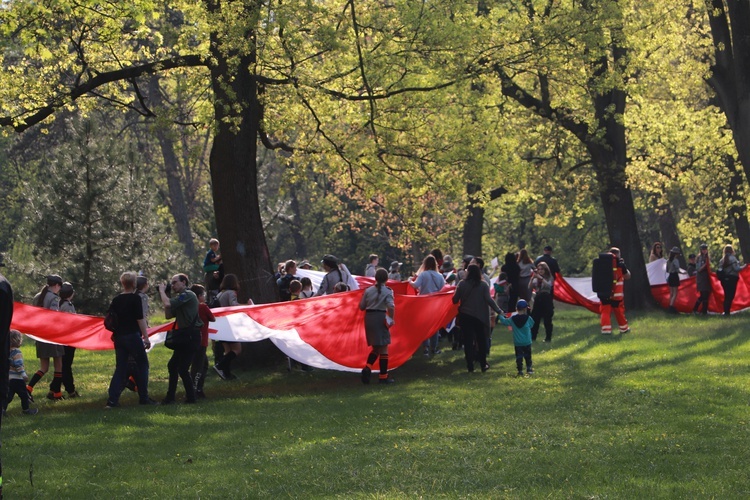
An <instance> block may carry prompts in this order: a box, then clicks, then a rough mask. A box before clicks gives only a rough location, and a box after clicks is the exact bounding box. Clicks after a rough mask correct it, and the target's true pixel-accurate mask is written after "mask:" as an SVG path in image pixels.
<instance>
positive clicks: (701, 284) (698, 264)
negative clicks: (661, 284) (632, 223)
mask: <svg viewBox="0 0 750 500" xmlns="http://www.w3.org/2000/svg"><path fill="white" fill-rule="evenodd" d="M681 255H682V254H681V252H680V249H679V247H676V246H674V247H672V249H671V250H670V251H669V253H668V254H667V256H666V257H665V256H664V245H663V244H662V243H661V242H658V241H657V242H655V243H654V244H653V245H652V246H651V253H650V255H649V262H656V261H659V260H660V259H666V260H667V263H666V273H667V285H668V286H669V310H670V311H671V312H673V313H676V312H677V309H676V307H675V305H674V304H675V302H676V300H677V297H678V294H679V286H680V275H681V274H682V275H687V276H695V285H696V288H697V290H698V297H697V299H696V301H695V305H694V306H693V313H696V314H698V313H700V314H708V300H709V297H710V295H711V291H712V287H711V278H710V274H711V272H712V271H713V270H714V268H713V266H712V263H711V257H710V256H709V254H708V245H707V244H706V243H701V245H700V247H699V248H698V255H695V254H689V255H688V260H687V262H686V269H685V270H684V271H683V270H682V269H681V267H680V261H679V257H680V256H681ZM745 265H746V264H743V265H741V264H740V261H739V260H738V259H737V257H736V256H735V252H734V247H733V246H732V245H725V246H724V250H723V251H722V256H721V258H720V259H719V260H718V262H717V263H716V277H717V278H718V279H719V283H720V284H721V288H722V290H723V292H724V302H723V304H722V306H723V314H724V315H725V316H728V315H729V314H730V312H731V309H732V303H733V302H734V298H735V295H736V294H737V283H738V282H739V274H740V271H741V270H742V269H743V268H744V267H745Z"/></svg>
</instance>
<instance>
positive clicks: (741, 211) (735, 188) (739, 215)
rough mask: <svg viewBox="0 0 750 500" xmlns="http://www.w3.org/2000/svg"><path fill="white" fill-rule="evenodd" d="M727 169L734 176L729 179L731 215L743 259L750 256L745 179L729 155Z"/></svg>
mask: <svg viewBox="0 0 750 500" xmlns="http://www.w3.org/2000/svg"><path fill="white" fill-rule="evenodd" d="M725 162H726V166H727V170H728V171H729V172H731V174H732V176H731V178H730V179H729V199H730V200H731V203H732V205H731V207H730V208H729V216H730V217H731V218H732V221H733V222H734V229H735V231H737V237H738V239H739V240H740V251H741V252H742V260H744V261H746V262H747V260H748V258H750V222H748V218H747V204H746V203H745V199H746V198H745V185H746V184H745V181H744V179H743V178H742V170H741V169H740V168H738V167H737V163H736V162H735V161H734V158H733V157H731V156H729V155H727V156H726V158H725Z"/></svg>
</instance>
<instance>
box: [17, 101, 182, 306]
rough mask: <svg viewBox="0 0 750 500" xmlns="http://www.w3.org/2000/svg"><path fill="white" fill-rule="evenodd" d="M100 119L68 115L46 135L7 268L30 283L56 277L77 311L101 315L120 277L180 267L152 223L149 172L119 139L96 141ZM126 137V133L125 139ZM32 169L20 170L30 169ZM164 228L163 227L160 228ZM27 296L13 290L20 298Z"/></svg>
mask: <svg viewBox="0 0 750 500" xmlns="http://www.w3.org/2000/svg"><path fill="white" fill-rule="evenodd" d="M107 118H109V119H113V118H114V117H113V116H111V115H110V116H107V115H106V114H96V115H91V116H90V117H89V118H87V119H83V120H80V119H77V118H76V117H75V116H71V117H69V118H67V119H64V120H61V121H59V123H57V124H56V126H55V127H54V128H53V129H52V134H51V135H50V136H49V139H50V141H48V142H46V144H45V141H41V140H40V141H39V143H38V144H39V145H40V146H41V145H42V144H44V145H45V146H44V147H40V148H39V150H40V151H41V152H42V153H41V154H40V155H39V156H38V157H37V158H36V161H35V163H34V164H33V166H34V167H35V168H34V170H35V171H36V172H37V174H36V176H34V177H31V176H29V177H28V178H27V180H26V182H25V184H24V187H23V193H24V197H25V199H26V200H27V203H26V206H25V210H24V213H25V218H24V220H23V222H22V223H21V224H20V226H19V227H18V228H17V230H18V238H17V239H16V245H17V247H16V248H15V249H14V252H13V261H14V267H15V268H16V269H17V270H21V269H22V270H23V271H24V273H25V274H26V275H27V276H29V277H31V279H32V280H35V281H36V282H37V283H36V284H35V285H34V288H38V286H39V284H38V283H39V282H41V281H43V280H42V277H43V276H44V275H46V274H49V273H55V274H60V275H61V276H63V279H65V280H67V281H70V282H71V283H72V284H73V286H74V287H75V288H76V291H77V303H78V304H79V308H80V309H81V310H82V312H89V313H95V312H101V311H103V310H105V309H106V306H107V305H108V303H109V301H110V299H111V297H112V295H114V293H115V292H116V290H117V286H118V285H117V283H118V282H119V275H120V274H121V273H122V272H123V271H126V270H136V271H143V272H144V273H145V274H146V275H147V276H151V277H155V276H156V275H160V274H161V275H163V274H166V273H167V272H169V271H168V269H165V265H169V264H170V261H174V260H175V259H174V257H171V256H172V255H174V256H178V257H177V259H176V262H172V264H173V265H174V264H176V263H182V258H180V257H179V252H177V251H176V246H175V245H174V242H173V241H170V234H169V231H168V228H169V221H160V220H159V218H158V217H157V216H156V215H157V214H156V207H157V201H156V198H155V196H154V195H155V193H154V191H153V189H151V186H152V182H151V179H152V175H153V172H152V171H150V170H149V169H144V168H142V167H141V165H142V163H143V162H142V161H141V159H140V158H139V155H138V152H137V150H135V149H133V148H131V147H129V146H128V142H129V141H123V140H122V136H121V137H120V138H116V137H114V136H111V135H108V134H101V133H100V129H101V127H102V123H103V121H104V120H105V119H107ZM124 134H125V135H124V136H125V137H127V132H124ZM31 166H32V164H28V165H27V169H29V170H31V168H30V167H31ZM163 222H166V223H165V224H163ZM32 291H33V288H32V290H29V289H28V288H26V287H25V286H22V287H19V288H18V292H19V295H20V297H23V296H24V295H26V294H27V293H28V294H31V293H32Z"/></svg>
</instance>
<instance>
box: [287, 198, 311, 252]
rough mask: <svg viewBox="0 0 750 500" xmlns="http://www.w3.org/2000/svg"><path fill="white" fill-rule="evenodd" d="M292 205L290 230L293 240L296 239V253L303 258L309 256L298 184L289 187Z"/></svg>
mask: <svg viewBox="0 0 750 500" xmlns="http://www.w3.org/2000/svg"><path fill="white" fill-rule="evenodd" d="M289 197H290V199H291V201H290V207H289V208H291V209H292V224H291V225H290V226H289V230H290V231H291V232H292V240H294V251H295V255H296V256H298V257H301V258H305V257H307V241H306V240H305V236H304V235H303V234H302V231H301V229H302V210H301V209H300V206H299V198H298V197H297V186H296V185H292V186H290V188H289Z"/></svg>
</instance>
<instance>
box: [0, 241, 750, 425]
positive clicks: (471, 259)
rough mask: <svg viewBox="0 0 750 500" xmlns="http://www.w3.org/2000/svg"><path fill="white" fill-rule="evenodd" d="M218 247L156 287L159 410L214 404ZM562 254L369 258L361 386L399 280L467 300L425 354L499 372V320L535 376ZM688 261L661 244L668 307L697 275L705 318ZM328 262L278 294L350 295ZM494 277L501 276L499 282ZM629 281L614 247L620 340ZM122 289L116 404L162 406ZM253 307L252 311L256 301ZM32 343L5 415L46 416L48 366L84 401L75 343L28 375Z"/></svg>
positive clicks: (141, 324) (141, 296) (114, 304)
mask: <svg viewBox="0 0 750 500" xmlns="http://www.w3.org/2000/svg"><path fill="white" fill-rule="evenodd" d="M209 247H210V250H209V251H208V252H207V254H206V257H205V259H204V262H203V271H204V273H205V274H204V279H203V282H204V284H205V286H204V285H201V284H193V285H192V286H191V285H190V282H189V279H188V276H187V275H185V274H182V273H178V274H175V275H174V276H173V277H172V278H171V280H170V282H169V283H168V284H161V285H159V287H158V293H159V299H160V301H161V304H162V306H163V307H164V310H165V315H166V318H174V319H175V325H174V329H173V330H171V331H170V332H169V334H168V336H167V342H166V344H167V346H169V347H170V348H172V349H173V354H172V357H171V358H170V360H169V362H168V364H167V370H168V374H169V382H168V388H167V394H166V396H165V397H164V399H163V400H162V401H161V404H173V403H175V402H176V400H177V399H176V393H177V389H178V383H179V381H180V380H181V381H182V385H183V387H184V392H185V396H184V402H185V403H187V404H193V403H195V402H196V401H197V400H198V399H200V398H205V393H204V391H203V388H204V382H205V378H206V375H207V373H208V371H209V368H210V367H211V363H210V362H209V359H208V353H207V350H208V346H209V339H208V325H209V323H210V322H212V321H215V317H214V315H213V313H212V312H211V308H212V307H228V306H236V305H239V299H238V295H239V291H240V284H239V283H240V282H239V279H238V278H237V276H236V275H235V274H231V273H225V272H224V265H223V261H222V258H221V253H220V245H219V241H218V240H216V239H211V240H210V242H209ZM552 253H553V249H552V247H551V246H546V247H545V248H544V252H543V254H542V255H540V256H538V257H537V258H536V259H533V260H532V259H531V257H530V256H529V252H528V250H527V249H525V248H524V249H520V250H519V251H518V252H515V253H514V252H509V253H507V254H506V255H505V257H504V263H503V264H502V265H501V266H499V268H498V266H497V265H496V264H495V265H493V267H492V269H488V268H487V267H486V266H485V262H484V260H483V259H482V258H481V257H478V256H471V255H467V256H465V257H464V258H463V259H462V260H461V261H460V262H454V260H453V258H452V257H451V256H450V255H443V254H442V252H441V251H440V250H438V249H436V250H433V251H432V252H431V253H430V254H429V255H427V256H426V257H425V258H424V259H423V260H422V263H421V266H420V267H419V269H418V270H417V271H416V272H414V273H411V275H409V276H408V277H405V278H402V269H401V266H402V265H403V263H401V262H398V261H392V262H391V263H390V266H389V268H388V269H385V268H383V267H380V266H379V264H380V259H379V257H378V256H377V255H375V254H371V255H370V256H369V257H368V259H367V264H366V266H365V269H364V275H365V276H370V277H373V278H375V285H374V286H372V287H369V288H368V289H367V290H366V291H365V293H364V294H363V296H362V299H361V302H360V304H359V308H360V309H361V310H363V311H365V325H364V326H365V331H366V337H367V344H368V346H370V347H371V349H372V350H371V352H370V353H369V355H368V357H367V359H366V360H365V362H364V367H363V369H362V372H361V380H362V382H363V383H365V384H367V383H369V382H370V378H371V372H372V370H373V369H374V368H375V367H376V362H378V365H377V368H378V369H379V377H378V381H379V383H382V384H390V383H392V382H393V379H392V378H390V376H389V374H388V346H389V345H390V343H391V337H390V328H391V327H392V326H393V325H394V324H395V321H396V311H395V302H394V294H393V290H391V288H389V287H388V286H387V282H388V281H389V280H393V281H405V282H406V283H407V284H408V285H409V286H411V287H413V288H414V289H415V290H416V291H417V293H418V294H419V295H426V294H433V293H437V292H440V291H441V290H443V289H444V288H445V286H446V285H453V286H455V290H454V295H453V303H454V304H457V305H458V316H457V318H456V319H455V320H454V321H452V322H451V324H449V325H445V326H444V327H443V328H440V329H439V330H438V331H437V332H430V333H431V335H429V337H428V338H427V340H425V342H424V345H423V348H424V354H425V356H427V357H430V356H435V355H438V354H440V353H441V350H440V349H439V348H438V346H439V339H440V338H441V337H442V336H447V337H448V339H449V341H452V345H453V349H454V350H456V349H459V348H461V347H463V349H464V356H465V360H466V367H467V369H468V371H469V372H473V371H474V369H475V365H477V364H478V365H479V368H480V370H481V371H482V372H484V371H486V370H488V369H489V364H488V363H487V356H488V354H489V350H490V346H491V337H492V331H493V328H494V326H495V324H496V323H499V324H502V325H505V326H507V327H508V328H509V330H511V331H512V333H513V342H514V346H515V356H516V363H517V369H518V375H524V370H523V366H524V362H525V366H526V370H525V373H526V374H531V373H533V372H534V370H533V368H532V354H531V346H532V343H533V342H534V341H536V340H537V336H538V333H539V329H540V327H541V326H542V325H544V330H545V337H544V339H543V342H547V343H549V342H552V338H553V328H554V325H553V317H554V311H555V309H554V301H553V299H554V284H555V276H556V275H557V274H558V273H560V267H559V265H558V262H557V260H556V259H555V258H554V257H553V256H552ZM680 255H681V254H680V250H679V248H677V247H673V248H672V249H671V250H670V251H669V252H668V254H667V255H666V256H665V252H664V249H663V245H662V244H661V243H659V242H657V243H655V244H654V245H653V246H652V248H651V253H650V257H649V261H650V262H654V261H657V260H658V259H665V260H666V272H667V284H668V286H669V288H670V299H669V306H670V310H674V303H675V300H676V298H677V295H678V293H679V284H680V274H684V273H687V274H688V275H691V276H693V275H694V276H696V285H697V290H698V294H699V295H698V297H697V300H696V302H695V306H694V312H696V313H697V312H700V313H702V314H706V313H707V309H708V299H709V296H710V292H711V281H710V278H709V273H710V272H711V270H712V267H711V260H710V257H709V255H708V246H707V245H706V244H701V245H700V248H699V253H698V255H697V256H696V255H689V256H688V265H687V270H686V271H683V270H682V269H681V267H680V260H679V257H680ZM320 265H321V268H322V269H323V271H324V272H325V274H324V276H323V279H322V282H321V284H320V286H319V287H318V290H317V291H313V286H312V282H311V280H310V278H308V277H300V276H298V275H297V270H298V269H311V268H312V266H311V264H310V263H309V262H308V261H306V260H304V261H301V262H299V263H297V262H296V261H294V260H288V261H286V262H284V263H281V264H280V265H279V269H278V273H277V276H276V278H277V279H276V284H277V286H278V292H279V297H280V299H281V300H282V301H294V300H301V299H306V298H310V297H313V296H315V295H324V294H332V293H339V292H346V291H349V290H350V283H352V280H353V278H352V275H351V273H350V272H349V270H348V269H347V267H346V266H345V265H344V264H343V263H341V262H340V261H339V259H337V258H336V257H335V256H333V255H330V254H329V255H325V256H324V257H323V258H322V260H321V262H320ZM742 267H744V266H741V265H740V263H739V261H738V260H737V258H736V257H735V256H734V250H733V248H732V246H731V245H727V246H726V247H725V248H724V252H723V256H722V258H721V259H720V260H719V262H718V263H717V275H718V277H719V279H720V281H721V284H722V287H723V288H724V295H725V300H724V314H729V310H730V308H731V304H732V300H733V298H734V295H735V291H736V286H737V280H738V274H739V271H740V269H742ZM597 268H599V269H600V270H601V272H602V273H603V274H602V276H601V279H599V282H601V283H602V284H597V283H598V281H597V280H598V278H597V273H598V272H600V271H598V270H597ZM495 273H497V277H496V278H495V279H494V280H493V279H492V278H494V274H495ZM629 278H630V271H629V270H628V268H627V266H626V265H625V262H624V260H623V258H622V256H621V255H620V250H619V249H618V248H616V247H612V248H611V249H609V250H608V251H607V252H605V253H603V254H600V255H599V258H598V259H595V261H594V270H593V274H592V288H593V289H594V291H595V292H596V293H597V295H598V297H599V300H600V304H601V305H600V323H601V333H602V334H605V335H608V334H611V333H612V324H611V315H613V314H614V316H615V319H616V321H617V323H618V327H619V330H620V332H621V333H627V332H628V331H630V328H629V326H628V323H627V319H626V318H625V311H624V282H625V281H626V280H627V279H629ZM120 285H121V288H122V292H121V293H120V294H118V295H117V296H116V297H115V298H114V299H113V300H112V301H111V304H110V307H109V311H108V318H109V319H111V327H108V328H110V329H111V330H112V340H113V342H114V347H115V369H114V373H113V375H112V379H111V381H110V385H109V390H108V398H107V402H106V407H107V408H116V407H118V406H119V399H120V395H121V394H122V392H123V391H124V390H125V389H126V388H128V389H130V390H133V391H134V392H137V394H138V398H139V403H140V404H143V405H155V404H159V403H158V402H157V401H156V400H154V399H152V398H151V397H150V396H149V391H148V380H149V360H148V356H147V350H148V349H149V348H150V341H149V337H148V317H149V297H148V295H147V291H148V288H149V283H148V280H147V278H146V277H144V276H139V275H137V274H136V273H134V272H125V273H123V274H122V275H121V276H120ZM491 291H492V292H493V293H490V292H491ZM74 295H75V291H74V289H73V286H72V285H71V284H70V283H68V282H65V281H63V280H62V278H61V277H60V276H58V275H50V276H48V277H47V280H46V284H45V285H44V286H43V287H42V289H41V290H40V291H39V293H37V294H36V296H35V297H34V299H33V304H34V305H36V306H38V307H43V308H46V309H51V310H57V311H64V312H68V313H71V314H75V312H76V311H75V307H74V305H73V298H74ZM493 295H494V297H493ZM248 303H249V304H252V301H251V300H250V301H248ZM511 312H512V314H511ZM22 341H23V336H22V334H21V333H20V332H18V331H15V330H14V331H11V335H10V345H11V356H10V359H9V362H10V365H9V366H10V368H9V371H10V373H9V378H10V384H9V391H8V394H7V397H6V398H5V401H4V404H3V411H5V408H7V406H8V403H10V402H11V401H12V399H13V398H14V396H18V397H19V399H20V401H21V407H22V411H23V413H25V414H29V415H33V414H36V412H37V409H36V408H32V407H31V406H30V403H33V402H34V390H35V388H36V386H37V384H38V383H39V382H40V381H41V380H42V379H43V378H44V376H45V375H46V374H47V372H48V371H49V370H50V366H52V367H53V377H52V380H51V382H50V385H49V391H48V392H47V395H46V397H47V398H48V399H50V400H53V401H57V400H60V399H64V398H76V397H78V396H79V393H78V391H77V390H76V386H75V379H74V376H73V370H72V365H73V362H74V359H75V348H73V347H69V346H61V345H57V344H51V343H47V342H43V341H37V342H36V356H37V358H38V359H39V369H38V370H37V371H36V372H34V373H33V375H32V376H31V377H29V376H28V374H27V372H26V367H25V364H24V360H23V355H22V353H21V350H20V346H21V343H22ZM170 344H171V345H170ZM241 349H242V345H241V343H240V342H218V341H217V342H214V347H213V355H214V359H215V362H214V364H213V370H214V371H215V372H216V374H217V375H218V376H219V377H220V378H221V379H222V380H231V379H233V378H235V376H234V375H233V374H232V362H233V361H234V360H235V359H236V358H237V356H239V355H240V353H241ZM293 366H299V367H300V368H301V369H303V370H312V368H311V367H309V366H306V365H304V364H302V363H298V362H296V361H295V360H292V359H289V369H290V370H291V369H292V367H293ZM63 390H64V391H65V394H63Z"/></svg>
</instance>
